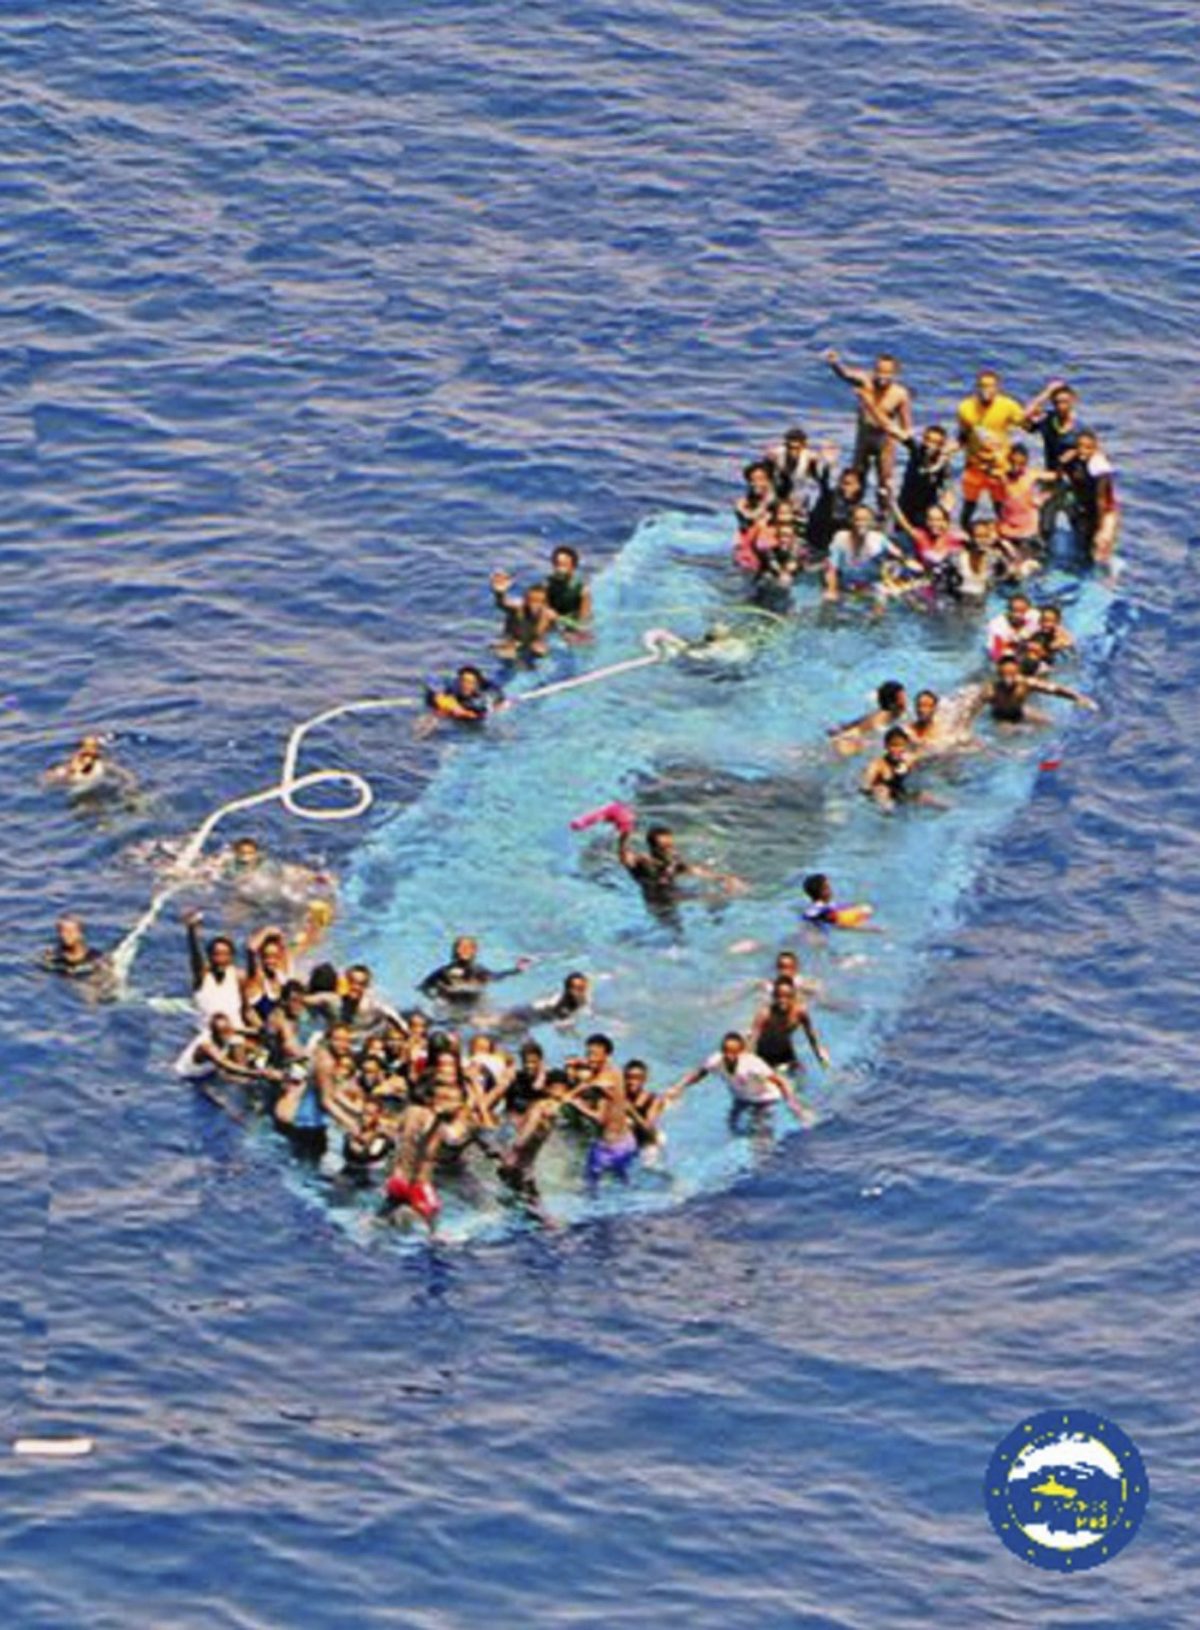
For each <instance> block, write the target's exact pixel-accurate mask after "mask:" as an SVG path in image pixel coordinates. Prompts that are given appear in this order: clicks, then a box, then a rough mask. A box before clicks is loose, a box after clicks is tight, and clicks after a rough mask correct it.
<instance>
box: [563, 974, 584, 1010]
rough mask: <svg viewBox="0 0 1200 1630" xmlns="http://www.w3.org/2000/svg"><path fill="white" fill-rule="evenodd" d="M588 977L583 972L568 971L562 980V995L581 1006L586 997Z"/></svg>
mask: <svg viewBox="0 0 1200 1630" xmlns="http://www.w3.org/2000/svg"><path fill="white" fill-rule="evenodd" d="M589 989H590V986H589V984H588V977H587V975H586V974H583V973H569V974H568V975H567V977H566V978H565V979H564V980H563V995H564V996H565V997H566V998H567V1000H568V1001H570V1002H574V1003H575V1004H576V1006H578V1007H582V1006H583V1004H584V1003H585V1002H586V1001H587V999H588V991H589Z"/></svg>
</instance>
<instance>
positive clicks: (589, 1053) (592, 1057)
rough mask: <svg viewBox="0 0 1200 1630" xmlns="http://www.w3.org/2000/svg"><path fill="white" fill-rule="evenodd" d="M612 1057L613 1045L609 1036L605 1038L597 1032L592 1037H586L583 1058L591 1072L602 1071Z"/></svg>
mask: <svg viewBox="0 0 1200 1630" xmlns="http://www.w3.org/2000/svg"><path fill="white" fill-rule="evenodd" d="M612 1055H613V1044H612V1038H611V1037H610V1036H605V1035H603V1034H601V1033H600V1032H599V1031H597V1033H596V1034H595V1035H594V1036H589V1037H588V1039H587V1044H586V1047H585V1056H586V1058H587V1061H588V1064H589V1065H590V1067H591V1068H592V1069H593V1070H602V1069H603V1068H604V1066H605V1065H606V1064H607V1063H608V1061H609V1059H610V1058H611V1057H612Z"/></svg>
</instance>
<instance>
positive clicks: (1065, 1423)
mask: <svg viewBox="0 0 1200 1630" xmlns="http://www.w3.org/2000/svg"><path fill="white" fill-rule="evenodd" d="M983 1492H984V1498H985V1500H986V1501H987V1509H988V1516H989V1517H990V1518H991V1519H992V1527H993V1528H994V1529H995V1530H996V1532H997V1533H998V1534H999V1536H1000V1538H1001V1539H1002V1540H1003V1541H1004V1543H1005V1545H1007V1546H1008V1548H1009V1550H1010V1551H1015V1552H1016V1554H1017V1555H1018V1556H1019V1557H1021V1559H1022V1560H1023V1561H1025V1562H1032V1564H1033V1565H1034V1567H1035V1568H1052V1569H1053V1570H1054V1571H1055V1572H1057V1573H1079V1572H1081V1571H1082V1570H1083V1569H1084V1568H1098V1567H1099V1566H1100V1565H1101V1563H1104V1562H1111V1561H1112V1559H1113V1557H1114V1556H1116V1555H1117V1553H1118V1552H1119V1551H1123V1550H1124V1549H1125V1547H1126V1546H1127V1545H1128V1544H1129V1542H1130V1540H1132V1539H1133V1538H1134V1536H1135V1535H1136V1533H1137V1531H1138V1529H1139V1527H1140V1526H1141V1522H1142V1517H1143V1516H1144V1515H1145V1511H1146V1502H1147V1501H1148V1500H1149V1498H1150V1483H1149V1480H1148V1478H1147V1477H1146V1468H1145V1466H1144V1465H1143V1464H1142V1457H1141V1455H1140V1454H1139V1453H1138V1448H1137V1445H1136V1444H1135V1443H1134V1442H1133V1440H1132V1439H1131V1438H1128V1437H1126V1435H1125V1433H1124V1432H1122V1430H1121V1428H1120V1427H1119V1426H1115V1425H1114V1424H1113V1422H1112V1421H1107V1420H1105V1419H1104V1418H1103V1416H1100V1415H1092V1414H1090V1413H1089V1412H1088V1411H1087V1410H1085V1409H1070V1410H1066V1409H1047V1410H1043V1411H1042V1413H1041V1414H1040V1415H1031V1416H1030V1417H1029V1419H1028V1420H1025V1421H1022V1422H1021V1424H1020V1426H1018V1427H1016V1428H1014V1430H1013V1431H1011V1432H1010V1433H1009V1434H1008V1436H1007V1437H1006V1438H1005V1439H1004V1441H1003V1443H1000V1444H998V1445H997V1448H996V1452H995V1454H994V1455H993V1456H992V1459H991V1464H990V1465H989V1466H988V1471H987V1479H986V1481H985V1483H984V1485H983Z"/></svg>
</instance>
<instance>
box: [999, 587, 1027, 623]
mask: <svg viewBox="0 0 1200 1630" xmlns="http://www.w3.org/2000/svg"><path fill="white" fill-rule="evenodd" d="M1004 610H1005V615H1006V616H1007V617H1008V620H1009V622H1013V621H1014V620H1015V621H1017V622H1024V621H1025V619H1026V618H1027V617H1028V616H1029V613H1030V612H1031V611H1032V610H1033V602H1032V601H1031V600H1030V598H1029V596H1028V595H1027V594H1025V593H1024V592H1022V591H1020V590H1018V592H1017V593H1016V594H1013V595H1010V596H1009V601H1008V605H1007V606H1006V607H1005V608H1004Z"/></svg>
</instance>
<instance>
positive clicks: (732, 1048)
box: [721, 1030, 746, 1069]
mask: <svg viewBox="0 0 1200 1630" xmlns="http://www.w3.org/2000/svg"><path fill="white" fill-rule="evenodd" d="M745 1051H746V1038H745V1036H743V1035H742V1033H741V1031H740V1030H727V1031H726V1033H725V1034H724V1035H723V1036H722V1037H721V1057H722V1058H723V1059H724V1060H725V1062H726V1064H728V1065H729V1067H730V1069H732V1068H733V1067H734V1065H735V1064H736V1063H737V1061H738V1059H739V1058H741V1056H742V1054H743V1053H744V1052H745Z"/></svg>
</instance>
